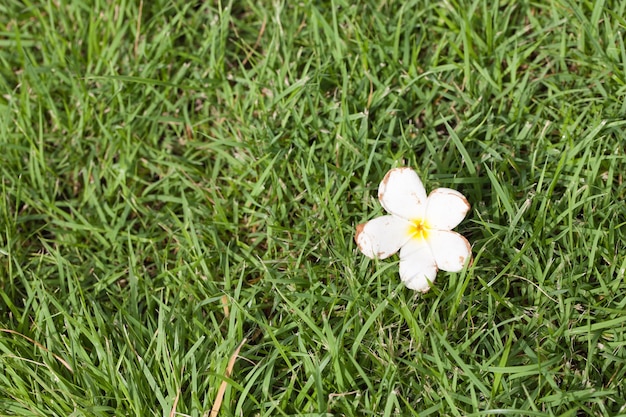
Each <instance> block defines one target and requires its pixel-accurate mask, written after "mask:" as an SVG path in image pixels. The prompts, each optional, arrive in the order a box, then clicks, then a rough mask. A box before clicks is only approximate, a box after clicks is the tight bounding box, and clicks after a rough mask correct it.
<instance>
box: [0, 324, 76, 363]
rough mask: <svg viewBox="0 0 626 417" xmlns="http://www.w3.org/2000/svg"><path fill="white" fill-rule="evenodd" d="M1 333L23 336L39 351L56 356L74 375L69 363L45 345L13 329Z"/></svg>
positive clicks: (3, 330)
mask: <svg viewBox="0 0 626 417" xmlns="http://www.w3.org/2000/svg"><path fill="white" fill-rule="evenodd" d="M0 332H4V333H10V334H14V335H16V336H21V337H23V338H24V339H26V340H28V341H29V342H30V343H32V344H34V345H35V346H37V347H38V348H39V349H41V350H44V351H46V352H48V353H50V354H51V355H52V356H54V358H55V359H56V360H58V361H59V362H61V364H62V365H63V366H65V367H66V368H67V369H68V370H69V371H70V372H71V373H74V370H73V369H72V367H71V366H70V364H69V363H67V362H66V361H65V360H64V359H63V358H61V357H60V356H59V355H56V354H54V353H53V352H50V350H48V349H47V348H46V347H45V346H44V345H42V344H41V343H39V342H37V341H35V340H33V339H31V338H30V337H28V336H25V335H23V334H22V333H19V332H16V331H15V330H11V329H0Z"/></svg>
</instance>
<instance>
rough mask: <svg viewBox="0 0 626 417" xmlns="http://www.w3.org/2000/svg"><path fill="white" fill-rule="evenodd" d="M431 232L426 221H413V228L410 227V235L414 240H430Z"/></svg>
mask: <svg viewBox="0 0 626 417" xmlns="http://www.w3.org/2000/svg"><path fill="white" fill-rule="evenodd" d="M429 231H430V227H429V226H428V223H426V220H424V219H415V220H412V221H411V226H409V234H410V235H411V238H412V239H418V240H421V239H428V233H429Z"/></svg>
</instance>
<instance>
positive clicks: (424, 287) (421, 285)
mask: <svg viewBox="0 0 626 417" xmlns="http://www.w3.org/2000/svg"><path fill="white" fill-rule="evenodd" d="M436 276H437V265H436V264H435V259H434V258H433V254H432V252H431V250H430V248H429V247H428V244H427V242H426V241H425V240H422V239H420V240H418V239H411V240H410V241H409V242H408V243H407V244H406V245H404V246H403V247H402V249H400V279H401V280H402V282H404V285H406V286H407V287H408V288H410V289H412V290H416V291H421V292H426V291H428V290H429V289H430V285H431V284H432V283H433V282H435V277H436Z"/></svg>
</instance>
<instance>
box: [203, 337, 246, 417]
mask: <svg viewBox="0 0 626 417" xmlns="http://www.w3.org/2000/svg"><path fill="white" fill-rule="evenodd" d="M247 340H248V339H246V338H245V337H244V338H243V340H242V341H241V343H239V346H237V349H235V351H234V352H233V354H232V355H231V356H230V359H229V360H228V366H226V372H224V376H225V377H226V378H228V377H230V374H231V372H232V371H233V367H234V366H235V361H236V360H237V356H238V355H239V350H240V349H241V347H242V346H243V344H244V343H246V341H247ZM227 386H228V382H227V381H225V380H224V381H222V383H221V384H220V388H219V389H218V390H217V396H216V397H215V402H214V403H213V407H212V408H211V414H210V415H209V417H217V414H218V413H219V412H220V408H221V407H222V400H223V399H224V393H225V392H226V387H227Z"/></svg>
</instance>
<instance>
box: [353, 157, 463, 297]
mask: <svg viewBox="0 0 626 417" xmlns="http://www.w3.org/2000/svg"><path fill="white" fill-rule="evenodd" d="M378 199H379V200H380V203H381V204H382V206H383V207H384V209H385V210H386V211H387V212H388V213H389V214H388V215H386V216H381V217H378V218H375V219H373V220H370V221H369V222H367V223H363V224H360V225H358V226H357V227H356V236H355V238H354V239H355V241H356V243H357V245H358V246H359V249H360V250H361V252H363V254H364V255H365V256H367V257H369V258H372V259H374V258H378V259H385V258H388V257H390V256H391V255H393V254H394V253H396V252H398V251H400V279H401V280H402V282H404V285H406V286H407V287H408V288H410V289H412V290H416V291H421V292H426V291H428V290H429V289H430V285H431V284H432V283H433V282H434V281H435V277H436V275H437V271H438V270H439V269H442V270H444V271H448V272H459V271H460V270H461V269H463V266H464V265H465V263H466V261H467V260H468V259H470V258H471V254H472V252H471V248H470V244H469V242H468V241H467V239H465V238H464V237H463V236H461V235H460V234H458V233H456V232H453V231H452V229H453V228H454V227H456V226H457V225H458V224H459V223H461V221H462V220H463V219H464V218H465V215H466V214H467V212H468V210H469V209H470V205H469V203H468V202H467V200H466V199H465V197H464V196H463V194H461V193H459V192H458V191H455V190H451V189H449V188H437V189H436V190H433V191H432V192H431V193H430V195H428V197H427V196H426V190H425V189H424V185H423V184H422V181H421V180H420V178H419V177H418V176H417V174H416V173H415V171H413V170H412V169H411V168H395V169H392V170H391V171H389V172H388V173H387V175H385V178H383V180H382V182H381V183H380V186H379V187H378Z"/></svg>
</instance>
